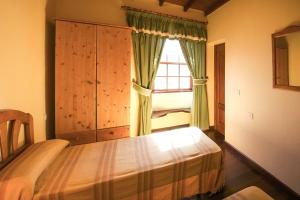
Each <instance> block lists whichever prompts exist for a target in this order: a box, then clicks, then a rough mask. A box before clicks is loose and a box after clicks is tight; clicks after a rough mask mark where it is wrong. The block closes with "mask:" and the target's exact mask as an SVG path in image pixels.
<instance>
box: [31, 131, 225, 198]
mask: <svg viewBox="0 0 300 200" xmlns="http://www.w3.org/2000/svg"><path fill="white" fill-rule="evenodd" d="M223 185H224V171H223V154H222V151H221V149H220V148H219V146H218V145H217V144H215V143H214V142H213V141H212V140H211V139H210V138H209V137H207V136H206V135H205V134H204V133H203V132H201V130H199V129H198V128H195V127H189V128H182V129H177V130H172V131H166V132H160V133H154V134H151V135H148V136H140V137H135V138H126V139H119V140H112V141H106V142H99V143H92V144H85V145H78V146H72V147H67V148H65V149H64V150H63V151H62V152H61V153H60V155H59V156H58V157H57V158H56V159H55V160H54V161H53V163H52V164H51V165H50V166H49V167H48V168H47V169H46V170H45V171H44V172H43V173H42V174H41V176H40V177H39V179H38V180H37V183H36V186H35V189H34V200H47V199H49V200H50V199H51V200H54V199H65V200H85V199H86V200H93V199H95V200H100V199H101V200H114V199H116V200H117V199H118V200H121V199H124V200H127V199H128V200H129V199H133V200H135V199H136V200H138V199H141V200H146V199H181V198H183V197H188V196H192V195H195V194H198V193H207V192H210V193H215V192H217V191H218V190H220V189H221V188H222V187H223Z"/></svg>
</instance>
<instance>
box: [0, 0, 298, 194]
mask: <svg viewBox="0 0 300 200" xmlns="http://www.w3.org/2000/svg"><path fill="white" fill-rule="evenodd" d="M124 4H126V5H127V6H130V7H134V8H139V9H145V10H150V11H153V12H158V13H164V14H168V15H175V16H178V17H183V18H188V19H194V20H197V21H207V22H208V23H207V36H208V38H207V42H206V69H207V73H206V74H207V77H208V80H207V95H208V111H209V112H208V113H209V117H208V118H209V126H211V127H212V126H214V125H215V120H214V118H215V112H214V111H215V108H214V106H215V105H214V104H215V100H214V94H215V89H214V88H215V82H214V67H215V66H214V47H215V46H216V45H218V44H222V43H225V55H226V57H225V68H226V72H225V91H226V95H225V102H226V117H225V120H226V121H225V124H226V126H225V141H226V142H227V143H229V144H230V145H232V146H233V147H234V148H235V149H237V150H238V151H239V152H240V153H242V154H244V155H245V156H246V157H248V158H250V159H251V160H252V161H253V162H255V163H256V164H258V165H259V166H260V167H262V168H263V169H264V170H266V171H267V172H268V173H270V174H271V175H272V176H274V177H275V178H276V179H277V180H279V181H280V182H282V183H283V184H284V185H286V186H287V187H288V188H290V189H291V190H293V191H294V192H295V193H297V194H299V193H300V188H299V187H300V184H299V179H300V173H299V168H300V167H299V166H300V160H299V156H298V153H299V152H300V149H299V148H300V136H299V129H300V127H299V124H300V121H299V119H300V115H299V113H300V112H299V110H300V107H299V103H298V102H299V98H300V95H299V93H298V92H297V91H292V90H283V89H278V88H273V86H272V82H273V76H272V40H271V35H272V34H273V33H275V32H278V31H280V30H283V29H284V28H286V27H287V26H289V25H299V23H300V16H299V11H298V10H299V8H300V5H299V1H298V0H289V1H284V0H276V1H272V2H271V1H267V0H264V1H259V0H252V1H246V0H230V1H228V2H226V3H225V4H224V5H222V6H221V7H219V8H218V9H216V10H215V11H214V12H212V13H210V14H208V15H207V16H205V14H204V13H203V11H199V10H196V9H192V8H190V9H188V10H187V12H184V11H183V8H182V6H179V5H174V4H170V3H168V2H167V1H166V2H164V3H163V4H162V6H159V1H158V0H157V1H156V0H126V1H125V0H124V1H118V0H111V1H104V0H88V1H87V0H85V1H83V0H76V1H71V0H60V1H55V0H48V1H46V0H43V1H37V0H29V1H26V2H25V1H22V2H20V1H16V0H13V1H11V0H10V1H8V0H4V1H1V12H0V16H1V20H2V28H1V31H0V33H1V48H0V49H1V59H0V65H1V67H0V80H1V85H0V91H1V94H2V97H1V99H0V108H1V109H16V110H21V111H24V112H26V113H30V114H32V116H33V119H34V130H35V132H34V139H35V142H39V141H44V140H46V139H47V138H54V136H55V131H54V128H55V125H54V124H55V122H54V110H55V105H54V93H55V88H54V85H55V84H54V81H55V80H54V73H55V71H54V66H55V61H54V56H55V54H54V38H55V34H54V33H55V26H54V19H68V20H73V21H81V22H82V21H84V22H90V23H96V24H110V25H115V26H128V25H127V21H126V15H125V11H124V9H121V6H122V5H124ZM133 69H134V67H132V68H131V73H132V75H131V76H132V78H134V74H135V73H134V70H133ZM130 80H131V79H130ZM154 100H155V99H154ZM171 100H172V99H171ZM137 102H138V99H137V93H136V92H135V90H134V89H132V88H131V102H130V104H131V110H130V112H131V113H130V127H131V132H130V135H131V136H135V135H137V132H138V130H137V121H138V120H137V118H138V116H137V113H138V112H137V109H138V108H137ZM154 103H155V102H154ZM189 117H190V113H186V112H178V113H170V114H167V115H166V116H165V117H162V118H161V119H165V121H164V120H160V121H159V122H161V124H159V123H157V122H156V121H155V120H153V121H152V124H153V125H154V126H156V128H157V129H161V128H164V126H166V127H167V126H169V125H170V124H165V123H171V122H172V123H171V125H170V126H181V125H185V124H186V123H189ZM278 158H279V159H278ZM225 165H226V161H225ZM239 175H240V174H239ZM251 177H252V176H250V177H246V178H248V179H251ZM246 186H249V185H247V183H245V185H240V186H236V187H233V188H231V190H229V191H230V192H229V193H227V194H226V195H227V196H228V195H229V194H232V193H235V192H238V191H239V190H241V189H244V188H245V187H246ZM225 187H226V180H225ZM270 187H271V186H267V187H266V188H267V189H266V188H262V189H263V190H265V192H267V193H271V194H270V195H271V196H272V194H275V195H276V194H278V193H279V195H280V192H278V193H276V192H273V190H274V188H273V189H270ZM268 188H269V189H268ZM277 189H282V188H281V185H280V187H279V188H277ZM282 190H283V189H282ZM272 192H273V193H272ZM283 193H284V194H285V192H283ZM224 197H225V196H224ZM222 198H223V196H222ZM222 198H221V199H222ZM274 198H275V197H274ZM275 199H276V198H275ZM279 199H280V198H279ZM282 199H284V197H283V198H282ZM287 199H289V198H288V197H287Z"/></svg>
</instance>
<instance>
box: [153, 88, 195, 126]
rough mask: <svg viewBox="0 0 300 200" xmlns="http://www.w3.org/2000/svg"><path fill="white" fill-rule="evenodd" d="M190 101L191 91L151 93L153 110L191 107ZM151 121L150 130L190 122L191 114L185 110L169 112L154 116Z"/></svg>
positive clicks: (191, 97) (191, 98)
mask: <svg viewBox="0 0 300 200" xmlns="http://www.w3.org/2000/svg"><path fill="white" fill-rule="evenodd" d="M192 101H193V93H192V92H180V93H177V92H176V93H154V94H152V108H153V110H169V109H178V108H191V106H192ZM151 123H152V130H154V129H160V128H165V127H172V126H179V125H184V124H190V123H191V114H190V113H185V112H177V113H171V114H168V115H166V116H163V117H160V118H154V119H152V121H151Z"/></svg>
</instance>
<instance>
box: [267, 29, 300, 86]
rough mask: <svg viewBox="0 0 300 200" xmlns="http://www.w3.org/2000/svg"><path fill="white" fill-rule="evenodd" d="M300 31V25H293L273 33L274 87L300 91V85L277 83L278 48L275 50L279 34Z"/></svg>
mask: <svg viewBox="0 0 300 200" xmlns="http://www.w3.org/2000/svg"><path fill="white" fill-rule="evenodd" d="M298 31H299V32H300V25H292V26H288V27H287V28H285V29H283V30H281V31H279V32H276V33H273V34H272V56H273V88H281V89H286V90H296V91H300V86H291V85H278V84H277V83H276V50H275V39H276V38H278V37H279V36H283V35H286V34H288V33H294V32H298Z"/></svg>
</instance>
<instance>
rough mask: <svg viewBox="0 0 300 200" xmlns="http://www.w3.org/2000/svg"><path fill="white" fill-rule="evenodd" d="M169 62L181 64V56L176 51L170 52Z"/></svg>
mask: <svg viewBox="0 0 300 200" xmlns="http://www.w3.org/2000/svg"><path fill="white" fill-rule="evenodd" d="M168 62H177V63H178V62H179V54H178V53H177V52H176V50H174V49H173V50H172V51H171V52H168Z"/></svg>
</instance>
